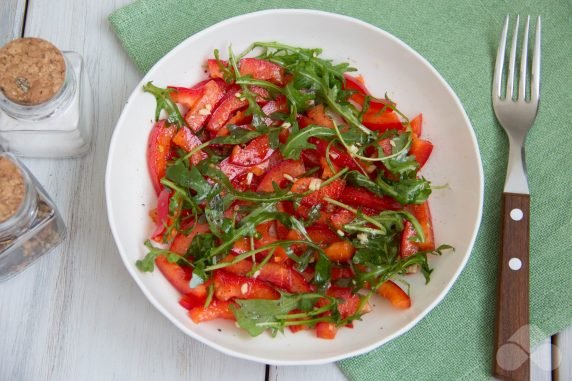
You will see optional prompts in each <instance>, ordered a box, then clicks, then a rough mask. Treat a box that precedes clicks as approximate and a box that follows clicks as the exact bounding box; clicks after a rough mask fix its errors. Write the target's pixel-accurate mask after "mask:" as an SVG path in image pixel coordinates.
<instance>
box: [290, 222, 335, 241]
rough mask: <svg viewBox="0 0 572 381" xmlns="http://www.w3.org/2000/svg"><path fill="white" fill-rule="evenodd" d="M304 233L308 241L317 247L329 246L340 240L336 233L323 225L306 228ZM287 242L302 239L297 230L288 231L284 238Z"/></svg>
mask: <svg viewBox="0 0 572 381" xmlns="http://www.w3.org/2000/svg"><path fill="white" fill-rule="evenodd" d="M306 232H307V233H308V236H309V237H310V239H311V240H312V241H313V242H314V243H317V244H319V245H330V244H332V243H334V242H339V241H341V240H342V239H341V238H340V236H338V235H337V234H336V233H334V232H333V231H331V230H330V229H329V228H328V227H326V226H323V225H312V226H309V227H307V228H306ZM286 239H287V240H292V241H299V240H303V239H304V237H303V236H302V234H300V232H298V231H297V230H290V231H289V232H288V235H287V236H286Z"/></svg>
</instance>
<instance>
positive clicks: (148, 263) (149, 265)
mask: <svg viewBox="0 0 572 381" xmlns="http://www.w3.org/2000/svg"><path fill="white" fill-rule="evenodd" d="M145 246H146V247H147V248H148V249H149V252H148V253H147V254H146V255H145V257H143V259H138V260H137V261H136V262H135V266H137V268H138V269H139V271H141V272H153V270H154V269H155V260H156V259H157V257H158V256H160V255H164V256H165V257H166V258H167V260H168V261H169V262H170V263H177V262H179V261H181V262H183V263H184V264H186V265H191V263H190V262H189V261H187V260H186V259H185V257H184V256H182V255H179V254H177V253H175V252H172V251H170V250H167V249H160V248H158V247H155V246H153V244H152V243H151V241H150V240H146V241H145Z"/></svg>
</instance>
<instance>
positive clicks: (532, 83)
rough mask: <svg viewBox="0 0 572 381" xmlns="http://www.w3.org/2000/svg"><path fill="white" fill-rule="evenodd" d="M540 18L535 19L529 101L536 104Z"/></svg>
mask: <svg viewBox="0 0 572 381" xmlns="http://www.w3.org/2000/svg"><path fill="white" fill-rule="evenodd" d="M540 23H541V22H540V16H538V18H537V19H536V38H535V41H534V52H533V53H532V80H531V81H530V101H531V102H538V100H539V98H540V33H541V25H540Z"/></svg>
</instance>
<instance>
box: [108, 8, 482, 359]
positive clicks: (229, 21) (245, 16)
mask: <svg viewBox="0 0 572 381" xmlns="http://www.w3.org/2000/svg"><path fill="white" fill-rule="evenodd" d="M281 13H282V14H290V15H292V14H294V15H295V14H304V15H308V14H314V15H316V16H325V17H331V18H334V19H338V20H343V21H347V22H351V23H355V24H357V25H359V26H362V27H365V28H367V29H370V30H372V31H373V32H376V33H378V34H383V35H385V37H386V38H388V39H391V40H393V41H394V42H396V43H397V44H399V45H400V46H401V47H402V48H403V49H405V50H407V51H409V52H410V53H412V54H413V55H414V56H416V58H417V59H419V60H420V61H421V62H423V63H424V64H425V65H426V66H427V68H428V69H429V70H430V71H431V72H432V73H433V74H434V75H435V76H436V77H437V78H439V79H440V80H441V82H442V83H443V85H444V87H445V89H446V90H447V92H448V93H450V95H451V96H452V98H453V100H454V102H455V105H456V106H457V107H458V108H459V110H461V112H462V117H463V120H464V122H465V123H466V125H467V126H469V128H468V130H469V135H470V138H471V142H472V144H473V146H472V148H474V152H473V153H474V154H475V155H476V158H477V159H478V174H479V179H478V181H479V189H478V204H479V210H478V213H477V216H475V220H474V221H473V222H474V226H475V227H476V228H475V229H474V231H473V234H472V236H471V237H470V240H469V244H468V250H467V254H466V255H465V257H464V258H463V260H462V262H461V264H460V266H459V267H458V268H457V270H456V271H455V272H454V273H453V274H452V276H451V278H450V280H449V282H447V284H446V286H445V287H444V288H443V290H442V291H441V292H440V293H439V294H438V295H437V296H436V298H435V299H434V301H433V302H432V303H431V304H429V305H428V306H427V307H426V308H425V309H424V310H422V311H421V312H420V313H419V314H418V316H417V317H415V318H414V319H412V320H411V321H410V322H409V323H408V324H407V325H405V326H404V327H402V328H401V329H399V330H397V331H396V332H394V333H393V334H391V335H389V336H387V337H386V338H383V339H382V340H380V341H378V342H375V343H373V344H371V345H368V346H365V347H362V348H360V349H358V350H354V351H351V352H347V353H344V354H340V355H332V356H329V357H325V358H321V359H313V360H301V361H300V360H298V361H291V360H276V359H267V358H261V357H258V356H253V355H249V354H245V353H241V352H238V351H235V350H231V349H228V348H226V347H224V346H222V345H220V344H218V343H216V342H214V341H211V340H209V339H207V338H204V337H201V336H199V335H197V334H196V333H195V332H193V331H190V330H188V329H187V328H186V327H185V326H184V325H183V324H181V323H180V322H179V321H178V320H177V319H176V318H174V317H173V316H171V315H170V314H169V313H168V312H167V311H166V310H165V309H164V308H163V307H162V306H161V304H160V302H159V301H158V300H157V299H156V298H155V297H153V296H152V295H151V293H150V292H149V291H147V289H146V287H145V286H144V285H143V282H142V280H140V279H139V277H138V276H137V274H136V271H137V270H136V267H135V266H134V264H133V263H131V262H130V260H129V259H128V258H127V256H126V255H124V253H125V252H126V250H125V248H124V247H123V246H122V245H121V243H120V240H119V234H118V233H117V228H116V225H115V222H114V220H113V219H112V217H111V216H112V215H113V213H112V212H113V208H112V204H111V201H110V194H111V179H110V177H111V176H110V172H111V164H112V162H111V160H109V158H110V156H111V153H112V152H114V151H115V146H116V145H117V144H118V143H117V136H118V134H117V127H119V126H120V125H121V124H123V120H124V119H125V118H126V117H127V112H126V107H124V108H123V110H122V112H121V115H120V117H119V119H118V121H117V123H116V125H115V129H114V131H113V135H112V138H111V142H110V145H109V151H108V152H109V155H108V162H107V165H106V174H105V200H106V205H107V216H108V221H109V226H110V229H111V232H112V235H113V238H114V241H115V244H116V246H117V248H118V251H119V254H120V256H121V259H122V261H123V264H124V265H125V267H126V268H127V271H128V272H129V274H130V275H131V277H132V278H133V279H134V280H135V282H136V284H137V285H138V286H139V288H140V289H141V291H142V292H143V294H144V295H145V296H146V297H147V299H148V300H149V301H150V302H151V304H152V305H153V306H154V307H155V308H156V309H157V310H158V311H159V312H161V314H163V315H164V316H165V317H166V318H167V319H168V320H169V321H171V322H172V323H173V324H174V325H175V326H176V327H178V328H179V329H180V330H181V331H183V332H184V333H185V334H187V335H189V336H191V337H193V338H194V339H196V340H198V341H200V342H202V343H205V344H207V345H209V346H210V347H212V348H214V349H217V350H218V351H220V352H222V353H225V354H227V355H230V356H233V357H237V358H241V359H245V360H250V361H255V362H259V363H264V364H271V365H281V366H283V365H288V366H294V365H319V364H327V363H331V362H335V361H339V360H343V359H347V358H350V357H354V356H358V355H361V354H364V353H367V352H370V351H372V350H374V349H376V348H379V347H380V346H382V345H383V344H385V343H387V342H390V341H391V340H393V339H395V338H397V337H399V336H401V335H403V334H404V333H406V332H408V331H409V330H410V329H411V328H413V327H414V326H415V325H417V323H419V322H420V321H421V320H422V319H423V318H425V317H426V316H427V315H428V314H429V313H430V312H431V311H432V310H433V309H434V308H435V307H436V306H437V305H438V304H439V303H440V302H441V301H442V300H443V299H444V297H445V296H446V295H447V294H448V293H449V291H450V290H451V287H452V286H453V284H454V283H455V282H456V281H457V279H458V277H459V275H460V274H461V272H462V271H463V270H464V268H465V266H466V264H467V262H468V260H469V258H470V256H471V253H472V250H473V248H474V244H475V240H476V237H477V235H478V231H479V228H480V225H481V221H482V213H483V202H484V173H483V167H482V158H481V155H480V150H479V145H478V141H477V138H476V135H475V132H474V129H473V128H472V123H471V121H470V120H469V118H468V116H467V113H466V111H465V109H464V107H463V105H462V103H461V101H460V100H459V98H458V96H457V94H456V93H455V92H454V91H453V89H452V88H451V86H450V85H449V83H448V82H447V81H446V80H445V79H444V78H443V77H442V76H441V74H440V73H439V72H438V71H437V70H436V69H435V68H434V67H433V65H431V63H430V62H429V61H428V60H427V59H426V58H424V57H423V56H421V55H420V54H419V53H418V52H417V51H415V50H414V49H413V48H411V47H410V46H409V45H407V44H406V43H405V42H403V41H402V40H400V39H399V38H397V37H395V36H394V35H393V34H391V33H389V32H387V31H385V30H383V29H381V28H379V27H376V26H374V25H372V24H370V23H367V22H365V21H362V20H359V19H356V18H353V17H350V16H346V15H341V14H337V13H333V12H326V11H320V10H313V9H284V8H276V9H267V10H261V11H256V12H251V13H246V14H243V15H238V16H235V17H232V18H229V19H226V20H223V21H220V22H218V23H216V24H214V25H211V26H209V27H207V28H205V29H203V30H201V31H200V32H197V33H195V34H193V35H191V36H189V37H188V38H186V39H185V40H184V41H182V42H181V43H179V44H178V45H177V46H176V47H174V48H173V49H171V50H170V51H169V52H168V53H167V54H166V55H165V56H163V57H162V58H161V59H160V60H159V61H157V62H156V63H155V64H154V65H153V67H152V68H151V69H150V70H149V71H148V72H147V73H146V74H145V75H144V76H143V78H142V79H141V81H140V82H139V83H138V84H137V86H136V87H135V88H134V90H133V92H132V93H131V95H130V96H129V98H128V100H127V102H126V104H125V106H127V105H128V104H129V103H130V102H131V100H132V99H133V98H134V97H135V96H137V95H138V90H139V89H141V87H142V86H143V85H144V84H145V83H147V82H148V81H149V78H150V77H151V76H152V74H153V72H154V71H155V70H157V68H159V67H160V66H161V64H162V62H163V61H166V60H168V59H169V58H170V57H171V56H172V55H175V54H176V53H177V52H178V51H179V50H181V49H184V48H185V45H186V44H189V43H191V42H192V41H193V40H195V39H199V38H201V37H202V36H203V35H205V34H208V33H210V32H211V31H212V30H214V29H217V28H219V27H223V26H226V25H228V24H232V23H235V22H237V21H242V20H245V19H246V20H247V19H249V18H255V17H260V16H265V15H275V14H281Z"/></svg>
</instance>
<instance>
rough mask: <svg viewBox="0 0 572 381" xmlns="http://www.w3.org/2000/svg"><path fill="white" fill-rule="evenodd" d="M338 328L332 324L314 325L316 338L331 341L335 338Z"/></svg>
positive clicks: (321, 323) (322, 322) (320, 323)
mask: <svg viewBox="0 0 572 381" xmlns="http://www.w3.org/2000/svg"><path fill="white" fill-rule="evenodd" d="M336 333H338V328H337V327H336V325H335V324H334V323H328V322H324V321H321V322H319V323H317V324H316V336H318V337H319V338H320V339H326V340H333V339H335V338H336Z"/></svg>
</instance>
